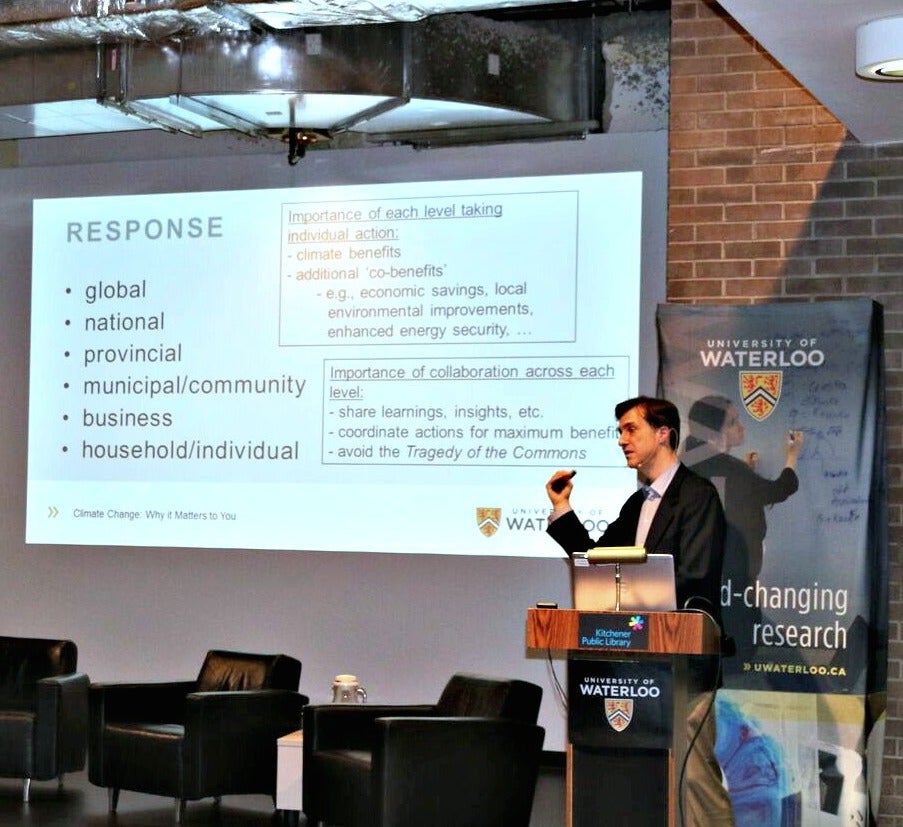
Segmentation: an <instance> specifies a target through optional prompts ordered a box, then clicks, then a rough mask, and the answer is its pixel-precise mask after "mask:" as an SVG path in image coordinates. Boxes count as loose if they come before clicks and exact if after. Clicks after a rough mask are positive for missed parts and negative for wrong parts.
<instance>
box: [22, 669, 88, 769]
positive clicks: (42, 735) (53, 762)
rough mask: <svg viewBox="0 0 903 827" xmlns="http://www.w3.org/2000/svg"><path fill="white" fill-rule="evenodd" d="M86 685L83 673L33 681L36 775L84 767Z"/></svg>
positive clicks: (86, 733)
mask: <svg viewBox="0 0 903 827" xmlns="http://www.w3.org/2000/svg"><path fill="white" fill-rule="evenodd" d="M89 684H90V679H89V678H88V676H87V675H86V674H84V673H83V672H73V673H71V674H69V675H58V676H55V677H50V678H41V679H39V680H38V681H37V682H36V689H37V702H36V712H37V714H36V718H35V741H36V748H35V756H34V763H35V777H37V778H41V779H46V778H54V777H56V776H59V775H62V774H63V773H65V772H75V771H76V770H81V769H83V768H84V766H85V750H86V749H87V744H88V686H89Z"/></svg>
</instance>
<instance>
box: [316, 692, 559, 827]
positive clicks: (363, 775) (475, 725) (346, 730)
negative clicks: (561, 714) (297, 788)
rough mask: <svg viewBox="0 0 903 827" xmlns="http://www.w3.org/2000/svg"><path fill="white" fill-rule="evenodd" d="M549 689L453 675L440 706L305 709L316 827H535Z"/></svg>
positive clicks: (355, 706)
mask: <svg viewBox="0 0 903 827" xmlns="http://www.w3.org/2000/svg"><path fill="white" fill-rule="evenodd" d="M541 698H542V689H541V687H539V686H536V685H534V684H531V683H527V682H525V681H519V680H505V679H495V678H486V677H481V676H476V675H463V674H457V675H454V676H453V677H452V678H451V680H449V682H448V684H447V685H446V687H445V689H444V690H443V692H442V695H441V697H440V698H439V701H438V702H437V703H435V704H424V705H406V706H397V705H380V704H360V705H357V704H349V705H342V704H336V705H317V706H308V707H306V708H305V710H304V774H303V780H302V784H303V790H302V794H303V806H304V814H305V815H306V817H307V820H308V824H309V825H316V824H317V823H318V822H322V823H325V824H329V825H339V826H340V827H424V825H440V824H449V825H451V824H453V825H455V827H527V825H529V822H530V812H531V810H532V807H533V794H534V792H535V788H536V779H537V775H538V773H539V763H540V758H541V754H542V743H543V738H544V735H545V732H544V730H543V729H542V728H541V727H539V726H537V725H536V719H537V716H538V714H539V703H540V700H541Z"/></svg>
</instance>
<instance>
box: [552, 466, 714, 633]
mask: <svg viewBox="0 0 903 827" xmlns="http://www.w3.org/2000/svg"><path fill="white" fill-rule="evenodd" d="M642 505H643V492H642V490H639V491H637V492H636V493H635V494H631V496H630V497H628V499H627V501H626V502H625V503H624V506H623V507H622V508H621V513H620V514H619V515H618V517H617V519H616V520H614V521H613V522H612V523H610V524H609V526H608V528H607V529H606V530H605V533H604V534H603V535H602V536H601V537H600V538H599V539H598V540H593V539H592V538H591V537H590V536H589V532H588V531H587V530H586V529H585V528H584V527H583V524H582V523H581V522H580V518H579V517H578V516H577V515H576V514H575V513H574V512H573V511H571V512H568V513H567V514H562V515H561V516H560V517H559V518H558V519H557V520H553V521H552V522H551V523H550V524H549V527H548V533H549V535H550V536H551V537H552V539H554V540H555V541H556V542H557V543H558V544H559V545H560V546H561V547H562V548H563V549H564V550H565V551H566V552H567V553H568V555H569V556H570V555H572V554H574V552H579V551H586V550H587V549H588V548H592V547H594V546H632V545H634V540H635V538H636V529H637V523H639V519H640V508H641V507H642ZM724 532H725V526H724V510H723V509H722V507H721V500H720V499H719V498H718V492H717V490H716V489H715V486H714V485H712V483H710V482H709V481H708V480H707V479H704V478H703V477H701V476H699V475H698V474H696V473H694V472H693V471H691V470H690V469H689V468H687V467H686V466H685V465H680V466H678V468H677V472H676V473H675V474H674V479H673V480H671V484H670V485H669V486H668V490H667V491H665V496H664V497H662V501H661V503H660V504H659V507H658V511H656V512H655V518H654V519H653V520H652V525H651V526H650V527H649V534H648V535H647V537H646V549H647V551H649V552H661V553H667V554H673V555H674V567H675V571H676V579H677V606H678V608H696V609H703V610H705V611H706V612H708V613H709V614H710V615H712V616H713V617H714V618H715V620H716V621H717V622H718V623H719V625H720V623H721V609H720V596H719V588H720V586H721V566H722V560H723V558H724Z"/></svg>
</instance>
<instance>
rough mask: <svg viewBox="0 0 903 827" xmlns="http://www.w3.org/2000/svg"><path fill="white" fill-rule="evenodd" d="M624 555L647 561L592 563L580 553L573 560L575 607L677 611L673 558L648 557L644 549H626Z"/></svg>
mask: <svg viewBox="0 0 903 827" xmlns="http://www.w3.org/2000/svg"><path fill="white" fill-rule="evenodd" d="M599 551H603V549H599ZM612 551H613V552H617V551H621V550H615V549H612ZM623 552H626V554H625V557H631V556H634V557H636V558H643V557H644V558H645V562H636V563H634V562H630V563H590V562H589V560H588V559H587V557H586V555H579V554H575V555H574V556H573V557H572V558H571V584H572V587H573V599H574V608H575V609H578V610H580V611H590V612H614V611H622V612H632V611H638V612H639V611H642V612H673V611H675V610H676V609H677V589H676V585H675V579H674V557H673V555H671V554H645V552H644V551H643V549H641V548H639V549H623ZM630 552H634V554H633V555H631V554H630ZM618 568H620V575H621V588H620V608H616V607H617V606H618V594H617V590H618V587H617V580H618Z"/></svg>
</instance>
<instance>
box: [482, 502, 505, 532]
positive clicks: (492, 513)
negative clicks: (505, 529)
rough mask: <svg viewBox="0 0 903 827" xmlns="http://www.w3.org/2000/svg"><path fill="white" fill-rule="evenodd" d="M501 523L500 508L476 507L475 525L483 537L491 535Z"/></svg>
mask: <svg viewBox="0 0 903 827" xmlns="http://www.w3.org/2000/svg"><path fill="white" fill-rule="evenodd" d="M501 523H502V509H501V508H478V509H477V527H478V528H479V529H480V533H481V534H483V536H484V537H491V536H492V535H493V534H495V532H496V531H498V530H499V526H500V525H501Z"/></svg>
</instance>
